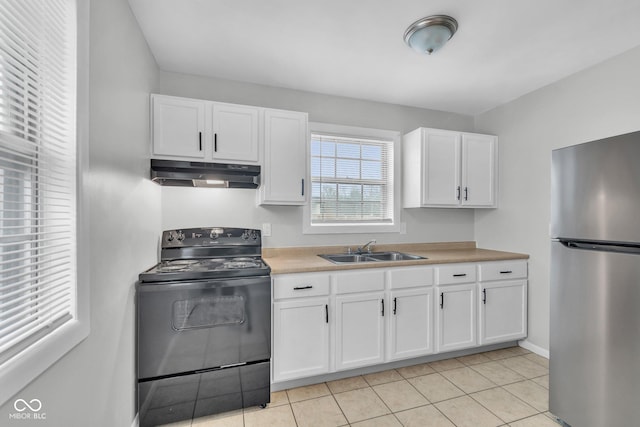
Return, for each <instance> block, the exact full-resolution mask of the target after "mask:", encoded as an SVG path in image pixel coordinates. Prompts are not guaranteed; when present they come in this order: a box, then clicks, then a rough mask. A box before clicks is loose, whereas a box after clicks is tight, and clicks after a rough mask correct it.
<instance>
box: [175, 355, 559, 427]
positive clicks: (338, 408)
mask: <svg viewBox="0 0 640 427" xmlns="http://www.w3.org/2000/svg"><path fill="white" fill-rule="evenodd" d="M548 388H549V361H548V360H547V359H545V358H544V357H540V356H538V355H536V354H534V353H531V352H529V351H527V350H525V349H523V348H520V347H511V348H506V349H502V350H495V351H490V352H486V353H478V354H474V355H471V356H465V357H458V358H455V359H447V360H441V361H437V362H431V363H424V364H421V365H415V366H409V367H406V368H399V369H391V370H388V371H384V372H378V373H375V374H369V375H361V376H356V377H351V378H346V379H342V380H337V381H330V382H327V383H321V384H315V385H311V386H306V387H299V388H294V389H290V390H286V391H279V392H275V393H272V394H271V403H270V404H269V406H268V407H267V408H266V409H260V408H257V407H255V408H246V409H244V410H238V411H233V412H227V413H224V414H218V415H213V416H210V417H204V418H197V419H194V420H192V421H185V422H182V423H174V424H171V426H172V427H189V426H191V427H271V426H274V427H338V426H353V427H401V426H405V427H408V426H412V427H413V426H415V427H453V426H457V427H467V426H469V427H485V426H487V427H494V426H512V427H557V426H558V424H557V423H556V422H555V421H554V418H553V416H552V415H551V414H550V413H549V412H548V394H549V391H548Z"/></svg>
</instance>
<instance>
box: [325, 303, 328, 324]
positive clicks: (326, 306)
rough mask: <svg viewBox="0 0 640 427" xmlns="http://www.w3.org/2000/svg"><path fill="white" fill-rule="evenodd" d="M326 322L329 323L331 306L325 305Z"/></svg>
mask: <svg viewBox="0 0 640 427" xmlns="http://www.w3.org/2000/svg"><path fill="white" fill-rule="evenodd" d="M324 321H325V322H326V323H329V304H325V305H324Z"/></svg>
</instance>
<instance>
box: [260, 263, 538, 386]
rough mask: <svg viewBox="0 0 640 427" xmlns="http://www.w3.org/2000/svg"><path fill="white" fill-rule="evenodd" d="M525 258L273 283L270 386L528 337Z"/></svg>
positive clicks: (303, 276)
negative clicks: (271, 370) (274, 383)
mask: <svg viewBox="0 0 640 427" xmlns="http://www.w3.org/2000/svg"><path fill="white" fill-rule="evenodd" d="M526 319H527V262H526V260H516V261H500V262H485V263H459V264H443V265H439V266H412V267H396V268H373V269H357V270H356V269H354V270H348V271H327V272H317V273H300V274H282V275H275V276H274V277H273V335H272V336H273V360H272V369H273V381H274V382H282V381H287V380H294V379H300V378H305V377H312V376H317V375H323V374H327V373H331V372H337V371H344V370H349V369H355V368H360V367H364V366H371V365H376V364H381V363H385V362H391V361H394V360H401V359H409V358H415V357H420V356H425V355H428V354H433V353H445V352H449V351H454V350H461V349H467V348H472V347H476V346H478V345H487V344H495V343H500V342H509V341H515V340H517V339H521V338H524V337H525V336H526V334H527V323H526Z"/></svg>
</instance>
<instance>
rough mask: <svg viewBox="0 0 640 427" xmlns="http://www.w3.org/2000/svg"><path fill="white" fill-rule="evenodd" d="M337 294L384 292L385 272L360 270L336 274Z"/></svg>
mask: <svg viewBox="0 0 640 427" xmlns="http://www.w3.org/2000/svg"><path fill="white" fill-rule="evenodd" d="M335 281H336V282H335V283H336V293H337V294H349V293H352V292H369V291H382V290H384V270H359V271H353V272H351V271H350V272H344V273H343V272H340V273H335Z"/></svg>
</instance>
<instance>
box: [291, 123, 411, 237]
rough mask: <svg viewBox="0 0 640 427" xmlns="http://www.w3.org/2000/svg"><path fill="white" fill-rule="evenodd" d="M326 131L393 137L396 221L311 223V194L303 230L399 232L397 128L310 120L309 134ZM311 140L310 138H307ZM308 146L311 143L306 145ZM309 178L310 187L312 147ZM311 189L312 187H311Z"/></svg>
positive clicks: (305, 207)
mask: <svg viewBox="0 0 640 427" xmlns="http://www.w3.org/2000/svg"><path fill="white" fill-rule="evenodd" d="M313 133H326V134H335V135H340V136H352V137H354V138H372V139H386V140H392V141H393V222H392V223H390V224H367V223H345V224H335V223H334V224H311V197H308V198H307V202H306V203H305V204H304V207H303V215H302V232H303V233H304V234H338V233H340V234H347V233H353V234H357V233H400V232H401V230H402V227H401V224H400V206H401V204H400V192H401V187H400V179H401V178H400V164H401V163H400V162H401V156H400V140H401V135H400V132H398V131H393V130H385V129H371V128H363V127H356V126H343V125H334V124H329V123H314V122H310V123H309V134H313ZM308 140H309V141H310V138H309V139H308ZM307 148H308V147H307ZM307 153H308V154H307V159H306V161H307V165H308V167H307V182H308V183H309V184H308V187H309V188H310V187H311V154H310V153H311V150H307ZM309 192H310V191H309Z"/></svg>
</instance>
